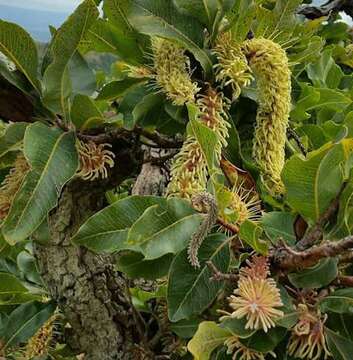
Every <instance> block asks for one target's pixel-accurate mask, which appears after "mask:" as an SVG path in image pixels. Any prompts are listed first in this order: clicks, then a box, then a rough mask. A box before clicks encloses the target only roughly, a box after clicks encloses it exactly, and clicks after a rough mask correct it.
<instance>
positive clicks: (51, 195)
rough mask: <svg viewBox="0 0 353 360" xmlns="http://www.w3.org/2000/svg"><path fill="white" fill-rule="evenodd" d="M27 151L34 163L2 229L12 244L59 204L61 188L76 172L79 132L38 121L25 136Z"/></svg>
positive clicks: (21, 238) (34, 228) (33, 228)
mask: <svg viewBox="0 0 353 360" xmlns="http://www.w3.org/2000/svg"><path fill="white" fill-rule="evenodd" d="M24 154H25V156H26V158H27V160H28V162H29V164H30V165H31V168H32V169H31V170H30V171H29V172H28V173H27V175H26V176H25V178H24V180H23V182H22V185H21V188H20V190H19V191H18V192H17V194H16V196H15V198H14V200H13V203H12V206H11V209H10V212H9V214H8V216H7V217H6V219H5V221H4V223H3V226H2V233H3V235H4V237H5V239H6V241H8V242H9V243H10V244H15V243H16V242H19V241H22V240H25V239H26V238H27V237H28V236H29V235H31V234H32V233H33V231H34V230H36V228H37V227H38V226H39V225H40V224H41V223H42V221H43V220H44V218H45V217H46V215H47V213H48V212H49V211H50V210H51V209H53V208H54V207H55V206H56V204H57V199H58V197H59V195H60V193H61V189H62V188H63V186H64V185H65V183H66V182H68V181H69V180H70V179H71V178H72V177H73V176H74V175H75V173H76V170H77V167H78V156H77V151H76V147H75V136H74V134H73V133H72V132H67V133H64V132H62V131H61V130H58V129H57V128H49V127H47V126H46V125H44V124H41V123H35V124H32V125H30V126H28V128H27V130H26V134H25V137H24Z"/></svg>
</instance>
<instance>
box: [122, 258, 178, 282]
mask: <svg viewBox="0 0 353 360" xmlns="http://www.w3.org/2000/svg"><path fill="white" fill-rule="evenodd" d="M172 260H173V255H172V254H167V255H164V256H163V257H161V258H159V259H155V260H145V257H144V256H143V255H142V254H140V253H137V252H133V251H127V252H122V253H121V254H119V255H118V258H117V261H116V266H117V269H118V270H119V271H122V272H123V273H124V274H126V275H127V276H128V277H129V278H131V279H136V278H144V279H146V280H156V279H160V278H163V277H165V276H166V275H167V274H168V272H169V268H170V264H171V262H172Z"/></svg>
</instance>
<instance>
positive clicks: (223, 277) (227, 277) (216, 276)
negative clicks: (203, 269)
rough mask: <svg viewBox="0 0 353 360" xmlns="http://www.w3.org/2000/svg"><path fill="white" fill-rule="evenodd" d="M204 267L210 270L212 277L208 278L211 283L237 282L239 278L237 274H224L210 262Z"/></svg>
mask: <svg viewBox="0 0 353 360" xmlns="http://www.w3.org/2000/svg"><path fill="white" fill-rule="evenodd" d="M206 265H207V266H208V267H209V268H210V270H211V271H212V273H213V276H212V277H211V278H210V280H212V281H237V280H238V278H239V276H238V275H237V274H224V273H222V272H221V271H219V270H218V269H217V267H216V266H215V264H214V263H213V262H212V261H207V262H206Z"/></svg>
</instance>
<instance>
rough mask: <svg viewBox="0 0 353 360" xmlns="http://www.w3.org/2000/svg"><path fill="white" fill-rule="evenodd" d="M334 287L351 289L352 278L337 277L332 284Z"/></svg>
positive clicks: (352, 285)
mask: <svg viewBox="0 0 353 360" xmlns="http://www.w3.org/2000/svg"><path fill="white" fill-rule="evenodd" d="M333 284H334V285H338V286H345V287H353V276H343V275H341V276H338V277H337V279H336V280H334V282H333Z"/></svg>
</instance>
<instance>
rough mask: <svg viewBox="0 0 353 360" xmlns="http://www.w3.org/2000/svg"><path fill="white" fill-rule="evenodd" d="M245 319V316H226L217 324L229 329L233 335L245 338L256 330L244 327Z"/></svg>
mask: <svg viewBox="0 0 353 360" xmlns="http://www.w3.org/2000/svg"><path fill="white" fill-rule="evenodd" d="M246 323H247V320H246V319H245V318H242V319H236V318H232V317H231V316H227V317H226V318H225V319H223V320H222V322H221V323H220V324H219V326H220V327H221V328H223V329H227V330H229V331H230V332H231V333H232V334H233V335H236V336H237V337H239V338H242V339H246V338H248V337H250V336H252V335H254V334H255V332H256V330H251V329H245V326H246Z"/></svg>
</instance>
